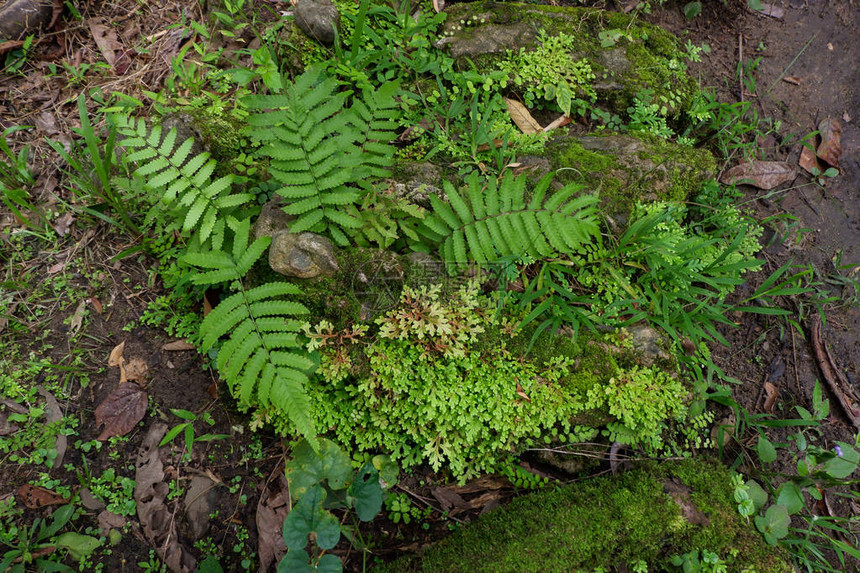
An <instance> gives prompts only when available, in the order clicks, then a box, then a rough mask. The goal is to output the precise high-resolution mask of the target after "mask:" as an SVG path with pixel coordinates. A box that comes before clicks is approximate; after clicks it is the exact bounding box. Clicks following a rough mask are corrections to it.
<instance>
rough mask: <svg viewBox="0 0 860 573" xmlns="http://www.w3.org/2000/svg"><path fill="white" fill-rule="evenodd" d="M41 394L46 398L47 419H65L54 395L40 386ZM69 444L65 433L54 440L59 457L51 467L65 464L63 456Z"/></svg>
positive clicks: (48, 420)
mask: <svg viewBox="0 0 860 573" xmlns="http://www.w3.org/2000/svg"><path fill="white" fill-rule="evenodd" d="M39 394H41V395H42V397H43V398H44V399H45V421H46V422H47V423H48V424H53V423H55V422H59V421H60V420H62V419H63V409H62V408H60V403H59V402H57V399H56V398H54V395H53V394H51V393H50V392H48V391H47V390H45V389H44V388H42V387H41V386H39ZM67 446H68V438H67V437H66V436H65V435H64V434H60V435H59V436H57V438H56V440H54V449H55V450H56V451H57V457H55V458H54V462H53V463H52V464H51V469H57V468H60V467H62V466H63V458H64V457H65V455H66V447H67Z"/></svg>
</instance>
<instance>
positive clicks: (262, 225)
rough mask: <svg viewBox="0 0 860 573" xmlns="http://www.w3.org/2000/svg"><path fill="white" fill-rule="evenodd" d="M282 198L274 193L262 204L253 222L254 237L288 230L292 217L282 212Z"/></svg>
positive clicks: (269, 235) (257, 237) (267, 235)
mask: <svg viewBox="0 0 860 573" xmlns="http://www.w3.org/2000/svg"><path fill="white" fill-rule="evenodd" d="M282 203H283V202H282V200H281V197H280V195H275V196H274V197H272V199H271V200H270V201H269V202H268V203H266V204H265V205H263V209H262V210H261V211H260V216H259V217H257V221H256V222H255V223H254V239H259V238H260V237H273V238H274V236H275V235H277V234H278V233H280V232H281V231H288V230H289V228H290V221H291V220H292V217H290V215H287V214H286V213H284V210H283V209H282V208H281V206H282Z"/></svg>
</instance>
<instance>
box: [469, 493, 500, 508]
mask: <svg viewBox="0 0 860 573" xmlns="http://www.w3.org/2000/svg"><path fill="white" fill-rule="evenodd" d="M503 497H504V495H503V494H502V492H500V491H488V492H485V493H482V494H481V495H479V496H478V497H476V498H474V499H470V500H469V509H478V508H481V513H487V512H488V511H490V510H491V509H494V508H496V507H498V506H499V505H500V504H501V501H502V498H503Z"/></svg>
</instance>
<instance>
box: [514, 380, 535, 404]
mask: <svg viewBox="0 0 860 573" xmlns="http://www.w3.org/2000/svg"><path fill="white" fill-rule="evenodd" d="M517 395H518V396H519V397H520V398H522V399H524V400H525V401H526V402H531V401H532V399H531V398H529V396H528V394H526V393H525V391H524V390H523V387H522V385H520V383H519V382H517Z"/></svg>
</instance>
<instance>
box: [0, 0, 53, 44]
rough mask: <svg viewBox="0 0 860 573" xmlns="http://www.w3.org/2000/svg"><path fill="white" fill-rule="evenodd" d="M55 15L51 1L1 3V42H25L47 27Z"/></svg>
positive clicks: (15, 0) (34, 0) (30, 0)
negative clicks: (28, 37) (30, 36)
mask: <svg viewBox="0 0 860 573" xmlns="http://www.w3.org/2000/svg"><path fill="white" fill-rule="evenodd" d="M52 14H53V9H52V3H51V2H50V0H10V1H9V2H0V42H2V41H4V40H13V41H14V40H23V39H24V38H25V37H26V36H27V35H29V34H33V33H35V32H36V31H37V30H38V29H39V28H41V27H43V26H47V25H48V24H49V23H50V21H51V15H52Z"/></svg>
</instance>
